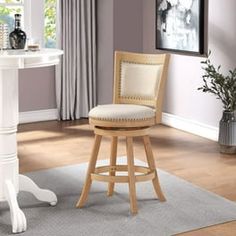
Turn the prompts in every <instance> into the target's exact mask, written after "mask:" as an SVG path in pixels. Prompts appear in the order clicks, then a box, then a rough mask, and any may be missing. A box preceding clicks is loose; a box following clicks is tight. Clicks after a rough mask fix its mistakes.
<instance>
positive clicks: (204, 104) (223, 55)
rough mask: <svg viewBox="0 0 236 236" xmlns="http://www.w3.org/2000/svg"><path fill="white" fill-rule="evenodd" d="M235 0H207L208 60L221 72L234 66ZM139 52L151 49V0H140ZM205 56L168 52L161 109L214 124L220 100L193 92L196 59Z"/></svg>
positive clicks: (197, 72) (197, 78) (199, 72)
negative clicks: (210, 53) (167, 70)
mask: <svg viewBox="0 0 236 236" xmlns="http://www.w3.org/2000/svg"><path fill="white" fill-rule="evenodd" d="M235 9H236V1H235V0H227V1H221V0H209V49H210V50H211V51H212V62H214V63H215V64H216V65H218V64H222V66H223V69H224V71H227V70H228V69H229V68H234V67H236V27H235V23H236V14H235ZM143 11H144V13H143V15H144V17H143V51H144V52H149V53H157V52H158V51H157V50H155V30H154V29H155V0H143ZM204 59H205V58H199V57H191V56H181V55H174V54H173V55H172V58H171V62H170V68H169V78H168V82H167V90H166V97H165V105H164V111H165V112H167V113H171V114H174V115H176V116H180V117H183V118H186V119H189V120H193V121H197V122H201V123H204V124H206V125H210V126H218V122H219V119H220V118H221V114H222V105H221V103H220V101H218V100H216V98H215V97H214V96H212V95H209V94H204V93H202V92H200V91H197V88H198V87H199V86H201V85H202V78H201V76H202V69H201V65H200V61H201V60H204Z"/></svg>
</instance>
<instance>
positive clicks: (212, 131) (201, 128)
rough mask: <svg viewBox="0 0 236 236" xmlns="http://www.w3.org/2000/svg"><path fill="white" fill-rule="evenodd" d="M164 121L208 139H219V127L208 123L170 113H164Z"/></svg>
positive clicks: (166, 123)
mask: <svg viewBox="0 0 236 236" xmlns="http://www.w3.org/2000/svg"><path fill="white" fill-rule="evenodd" d="M162 123H163V124H164V125H167V126H170V127H173V128H176V129H180V130H183V131H186V132H189V133H192V134H195V135H199V136H201V137H204V138H207V139H211V140H214V141H217V140H218V133H219V128H217V127H214V126H210V125H206V124H203V123H200V122H197V121H194V120H189V119H185V118H182V117H179V116H176V115H172V114H168V113H163V114H162Z"/></svg>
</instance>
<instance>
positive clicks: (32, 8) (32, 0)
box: [0, 0, 57, 48]
mask: <svg viewBox="0 0 236 236" xmlns="http://www.w3.org/2000/svg"><path fill="white" fill-rule="evenodd" d="M56 2H57V0H0V23H6V24H8V27H9V33H10V32H11V31H13V30H14V22H15V21H14V15H15V14H16V13H18V14H21V15H22V29H23V30H24V31H25V32H26V35H27V38H28V39H34V40H35V41H38V42H40V44H41V46H42V47H48V48H55V47H56V5H57V4H56Z"/></svg>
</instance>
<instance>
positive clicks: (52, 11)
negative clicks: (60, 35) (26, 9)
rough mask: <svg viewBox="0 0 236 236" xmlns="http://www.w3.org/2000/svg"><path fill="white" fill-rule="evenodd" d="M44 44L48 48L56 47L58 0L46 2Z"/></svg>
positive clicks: (47, 0) (46, 0)
mask: <svg viewBox="0 0 236 236" xmlns="http://www.w3.org/2000/svg"><path fill="white" fill-rule="evenodd" d="M44 16H45V21H44V44H45V47H47V48H55V47H56V0H45V2H44Z"/></svg>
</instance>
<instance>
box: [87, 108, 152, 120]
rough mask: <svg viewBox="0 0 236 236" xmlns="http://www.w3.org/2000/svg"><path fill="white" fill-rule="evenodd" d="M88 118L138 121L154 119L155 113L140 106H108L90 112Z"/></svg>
mask: <svg viewBox="0 0 236 236" xmlns="http://www.w3.org/2000/svg"><path fill="white" fill-rule="evenodd" d="M89 118H92V119H96V120H104V121H140V120H147V119H153V118H155V111H154V110H153V109H152V108H150V107H147V106H141V105H133V104H109V105H100V106H97V107H95V108H93V109H92V110H90V112H89Z"/></svg>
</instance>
